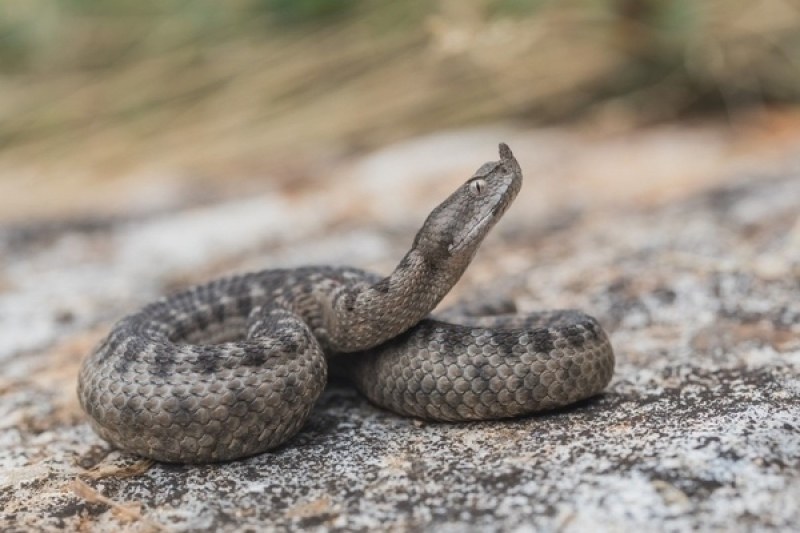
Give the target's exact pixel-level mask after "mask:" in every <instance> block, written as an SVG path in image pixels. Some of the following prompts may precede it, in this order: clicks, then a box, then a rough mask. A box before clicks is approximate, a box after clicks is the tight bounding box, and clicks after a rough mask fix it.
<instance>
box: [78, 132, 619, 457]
mask: <svg viewBox="0 0 800 533" xmlns="http://www.w3.org/2000/svg"><path fill="white" fill-rule="evenodd" d="M521 185H522V171H521V170H520V167H519V165H518V163H517V161H516V159H515V158H514V156H513V154H512V153H511V150H510V149H509V148H508V146H506V145H505V144H501V145H500V161H496V162H490V163H486V164H484V165H483V166H481V168H480V169H478V171H477V172H476V173H475V175H474V176H473V177H472V178H470V179H469V180H468V181H467V182H466V183H464V184H463V185H462V186H460V187H459V188H458V189H457V190H456V191H455V192H454V193H453V194H452V195H451V196H450V197H449V198H447V199H446V200H445V201H444V202H443V203H442V204H441V205H439V206H438V207H437V208H436V209H434V210H433V212H432V213H431V214H430V215H429V216H428V218H427V220H426V221H425V223H424V224H423V226H422V228H421V229H420V231H419V232H418V233H417V236H416V238H415V239H414V243H413V245H412V247H411V250H410V251H409V252H408V253H407V254H406V255H405V257H404V258H403V259H402V261H401V262H400V264H399V265H398V266H397V268H396V269H395V270H394V272H392V274H391V275H389V276H388V277H381V276H377V275H375V274H371V273H368V272H364V271H361V270H357V269H354V268H333V267H306V268H298V269H287V270H266V271H263V272H257V273H252V274H246V275H241V276H236V277H230V278H225V279H220V280H217V281H212V282H210V283H208V284H206V285H201V286H197V287H194V288H191V289H188V290H186V291H184V292H181V293H178V294H175V295H173V296H169V297H166V298H162V299H161V300H158V301H156V302H154V303H152V304H150V305H148V306H146V307H145V308H143V309H142V310H141V311H139V312H137V313H135V314H132V315H130V316H128V317H126V318H123V319H122V320H121V321H120V322H118V323H117V324H116V325H115V326H114V327H113V329H112V330H111V332H110V334H109V335H108V337H107V338H106V339H105V340H104V341H103V342H102V343H101V344H100V345H99V346H98V347H97V348H96V350H95V351H94V352H93V353H92V354H91V355H90V356H89V357H87V358H86V359H85V360H84V362H83V365H82V367H81V370H80V374H79V378H78V396H79V399H80V403H81V405H82V406H83V409H84V410H85V411H86V412H87V413H88V414H89V417H90V421H91V424H92V426H93V428H94V429H95V431H96V432H97V433H98V434H99V435H100V436H102V437H103V438H105V439H106V440H108V441H109V442H111V443H112V444H113V445H114V446H116V447H118V448H121V449H123V450H127V451H130V452H134V453H137V454H140V455H143V456H146V457H151V458H154V459H157V460H162V461H170V462H181V463H198V462H212V461H223V460H229V459H235V458H240V457H245V456H248V455H252V454H256V453H260V452H263V451H266V450H269V449H272V448H275V447H276V446H278V445H280V444H281V443H283V442H285V441H286V440H287V439H289V438H290V437H291V436H292V435H294V434H295V433H296V432H297V431H298V430H299V429H300V428H301V427H302V425H303V423H304V422H305V420H306V418H307V417H308V414H309V412H310V410H311V407H312V406H313V405H314V403H315V401H316V400H317V398H318V397H319V395H320V393H321V391H322V389H323V388H324V386H325V383H326V381H327V373H328V365H331V369H332V370H335V371H336V372H337V373H341V374H344V375H346V376H347V377H348V378H349V379H350V380H351V381H352V382H353V383H354V384H355V385H356V387H357V388H358V389H359V390H360V391H362V392H363V393H364V394H365V395H366V396H367V397H368V398H369V399H370V400H371V401H372V402H374V403H375V404H377V405H379V406H381V407H384V408H386V409H389V410H391V411H394V412H397V413H399V414H402V415H408V416H413V417H420V418H425V419H430V420H443V421H458V420H485V419H494V418H504V417H514V416H519V415H524V414H528V413H533V412H536V411H541V410H545V409H551V408H554V407H559V406H563V405H566V404H569V403H572V402H575V401H577V400H581V399H583V398H587V397H589V396H592V395H594V394H597V393H598V392H600V391H601V390H602V389H603V388H604V387H605V386H606V385H607V384H608V382H609V380H610V379H611V375H612V373H613V370H614V354H613V351H612V348H611V345H610V343H609V340H608V337H607V335H606V334H605V332H604V331H603V329H602V328H601V327H600V325H599V324H598V322H597V321H596V320H595V319H594V318H592V317H590V316H587V315H585V314H583V313H581V312H579V311H572V310H567V311H547V312H542V313H536V314H532V315H527V316H519V315H509V314H507V315H496V316H489V317H485V316H484V317H481V316H475V314H476V313H475V310H473V312H471V313H470V312H469V310H466V311H465V312H464V313H462V315H463V316H460V317H459V319H458V321H459V322H460V324H459V325H456V324H451V323H449V322H446V321H440V320H434V319H431V318H426V317H427V315H428V314H429V313H430V312H431V311H432V310H433V308H434V307H435V306H436V305H437V304H438V303H439V301H440V300H441V299H442V298H443V297H444V296H445V294H447V292H448V291H449V290H450V288H451V287H452V286H453V285H454V284H455V283H456V281H458V279H459V278H460V277H461V274H462V273H463V272H464V270H465V269H466V267H467V265H468V264H469V263H470V261H471V260H472V257H473V256H474V255H475V252H476V251H477V249H478V246H479V245H480V243H481V241H482V240H483V238H484V237H485V236H486V234H487V233H488V232H489V230H490V229H491V228H492V226H494V224H495V223H496V222H497V221H498V219H499V218H500V217H501V216H502V215H503V213H504V212H505V211H506V209H507V208H508V206H509V205H510V204H511V202H512V201H513V199H514V198H515V196H516V195H517V192H518V191H519V189H520V186H521ZM477 311H478V312H480V311H481V309H477ZM457 315H458V313H456V312H451V313H449V314H448V319H452V318H454V317H455V316H457Z"/></svg>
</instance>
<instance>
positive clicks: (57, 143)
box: [0, 0, 800, 192]
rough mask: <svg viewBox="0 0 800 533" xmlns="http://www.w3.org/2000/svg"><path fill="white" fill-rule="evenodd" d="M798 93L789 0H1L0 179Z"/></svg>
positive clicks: (794, 22)
mask: <svg viewBox="0 0 800 533" xmlns="http://www.w3.org/2000/svg"><path fill="white" fill-rule="evenodd" d="M798 100H800V2H798V1H794V0H764V1H752V0H709V1H696V0H672V1H658V0H605V1H588V0H571V1H570V0H567V1H546V0H476V1H458V0H430V1H427V0H424V1H423V0H408V1H389V0H338V1H336V0H230V1H226V2H220V1H218V0H191V1H188V0H3V1H2V2H0V182H2V181H3V179H4V178H5V179H15V178H16V177H17V176H18V175H26V176H35V178H36V179H40V180H48V179H51V178H54V177H59V178H63V176H64V174H69V175H71V176H74V175H76V174H81V173H82V174H84V175H92V176H105V177H113V176H115V175H120V174H122V173H124V172H126V171H127V170H129V169H130V168H132V167H133V166H135V165H136V164H140V163H141V162H142V161H156V160H165V161H171V162H174V163H175V164H176V165H177V166H181V164H182V163H180V162H182V161H193V162H194V164H195V165H196V167H198V168H202V169H203V170H204V172H206V173H208V174H222V173H224V172H227V171H230V170H231V169H233V170H232V171H231V172H232V173H233V174H235V173H236V172H242V169H241V167H242V166H244V167H246V166H247V165H248V164H250V163H248V162H250V161H256V160H266V159H269V158H278V159H280V158H281V157H289V156H287V155H286V154H292V157H304V156H305V155H307V154H315V153H320V152H325V153H328V152H336V153H356V152H359V151H363V150H368V149H372V148H375V147H377V146H381V145H384V144H386V143H389V142H393V141H396V140H400V139H404V138H409V137H412V136H415V135H419V134H422V133H425V132H430V131H435V130H441V129H444V128H460V127H465V126H471V125H476V124H483V123H489V122H501V121H505V122H512V123H515V124H522V125H523V126H524V127H528V126H537V125H549V124H554V123H564V122H579V123H581V124H585V123H591V124H602V125H603V126H605V127H611V128H612V129H613V128H627V127H630V126H638V125H642V124H651V123H654V122H659V121H669V120H674V119H683V118H685V117H697V116H708V115H719V116H722V117H728V118H730V117H731V116H735V115H736V114H737V113H740V112H742V111H745V110H751V109H754V108H756V109H763V108H773V107H775V106H786V105H792V104H795V103H796V102H798ZM326 151H327V152H326ZM253 164H255V163H253ZM237 165H238V166H237ZM237 169H238V170H237ZM26 179H27V178H26ZM0 192H2V188H1V186H0Z"/></svg>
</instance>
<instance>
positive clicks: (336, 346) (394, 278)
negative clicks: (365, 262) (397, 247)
mask: <svg viewBox="0 0 800 533" xmlns="http://www.w3.org/2000/svg"><path fill="white" fill-rule="evenodd" d="M470 259H471V257H465V258H463V259H461V260H457V261H449V262H447V263H446V264H441V263H440V262H437V261H435V260H432V259H430V258H427V257H425V256H424V255H423V254H422V253H421V252H419V251H418V250H416V249H412V250H411V251H409V252H408V253H407V254H406V256H405V257H404V258H403V260H402V261H401V262H400V264H399V265H398V266H397V268H395V270H394V272H392V273H391V274H390V275H389V276H387V277H385V278H383V279H382V280H380V281H378V282H377V283H374V284H372V285H362V286H353V287H349V288H346V289H343V290H340V291H338V293H336V294H332V295H329V297H328V301H327V302H326V303H325V304H324V305H323V308H324V311H323V321H324V323H325V330H326V335H325V337H326V338H325V341H326V344H327V345H328V346H329V348H330V349H332V350H334V351H336V352H354V351H360V350H366V349H369V348H372V347H374V346H377V345H378V344H381V343H383V342H385V341H387V340H389V339H391V338H392V337H396V336H397V335H399V334H400V333H403V332H404V331H406V330H407V329H408V328H410V327H411V326H413V325H414V324H416V323H417V322H419V321H420V320H422V319H423V318H425V317H426V316H427V315H428V314H429V313H430V312H431V311H432V310H433V309H434V308H435V307H436V305H437V304H438V303H439V302H440V301H441V300H442V298H444V296H445V295H446V294H447V293H448V292H449V291H450V289H451V288H452V286H453V285H455V283H456V282H457V281H458V279H459V278H460V277H461V274H463V272H464V270H465V269H466V268H467V265H468V264H469V260H470Z"/></svg>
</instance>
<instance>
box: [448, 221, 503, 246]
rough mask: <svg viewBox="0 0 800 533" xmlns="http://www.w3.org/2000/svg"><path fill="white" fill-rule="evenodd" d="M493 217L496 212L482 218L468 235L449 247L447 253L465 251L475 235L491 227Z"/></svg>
mask: <svg viewBox="0 0 800 533" xmlns="http://www.w3.org/2000/svg"><path fill="white" fill-rule="evenodd" d="M493 215H494V212H490V213H487V214H486V215H484V217H483V218H481V219H480V220H479V221H478V222H476V223H475V225H474V226H472V229H470V230H469V231H468V232H467V233H466V234H464V236H463V237H461V238H460V239H458V241H456V242H454V243H453V244H451V245H450V246H448V247H447V251H448V252H450V253H453V252H458V251H461V250H462V249H464V248H465V247H466V245H467V243H469V242H472V239H473V237H475V234H477V233H479V232H481V231H482V230H483V229H484V228H486V227H487V226H488V225H489V223H490V222H491V220H492V218H493Z"/></svg>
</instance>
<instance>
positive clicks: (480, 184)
mask: <svg viewBox="0 0 800 533" xmlns="http://www.w3.org/2000/svg"><path fill="white" fill-rule="evenodd" d="M484 190H486V180H482V179H477V180H472V181H470V182H469V192H471V193H472V195H473V196H480V195H481V194H482V193H483V191H484Z"/></svg>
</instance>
